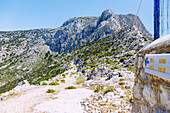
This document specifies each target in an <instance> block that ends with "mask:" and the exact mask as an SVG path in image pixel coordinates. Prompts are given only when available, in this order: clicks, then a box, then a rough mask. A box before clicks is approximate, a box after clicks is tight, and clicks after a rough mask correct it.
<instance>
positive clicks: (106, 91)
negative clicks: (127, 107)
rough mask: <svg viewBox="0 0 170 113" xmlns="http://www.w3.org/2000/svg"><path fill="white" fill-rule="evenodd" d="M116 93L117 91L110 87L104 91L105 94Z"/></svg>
mask: <svg viewBox="0 0 170 113" xmlns="http://www.w3.org/2000/svg"><path fill="white" fill-rule="evenodd" d="M114 91H116V89H115V88H114V86H108V87H107V88H106V89H105V90H103V94H106V93H108V92H114Z"/></svg>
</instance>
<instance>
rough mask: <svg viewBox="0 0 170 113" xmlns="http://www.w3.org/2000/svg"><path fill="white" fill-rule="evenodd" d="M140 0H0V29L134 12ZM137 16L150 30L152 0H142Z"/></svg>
mask: <svg viewBox="0 0 170 113" xmlns="http://www.w3.org/2000/svg"><path fill="white" fill-rule="evenodd" d="M139 3H140V0H0V31H10V30H22V29H37V28H57V27H59V26H61V25H62V23H63V22H64V21H66V20H67V19H69V18H72V17H80V16H100V15H101V13H102V12H103V11H104V10H105V9H111V10H112V11H113V12H114V13H115V14H129V13H132V14H136V12H137V10H138V6H139ZM139 17H140V19H141V20H142V22H143V23H144V25H145V27H146V28H147V29H148V30H149V31H150V32H151V33H152V34H153V0H143V3H142V6H141V9H140V12H139Z"/></svg>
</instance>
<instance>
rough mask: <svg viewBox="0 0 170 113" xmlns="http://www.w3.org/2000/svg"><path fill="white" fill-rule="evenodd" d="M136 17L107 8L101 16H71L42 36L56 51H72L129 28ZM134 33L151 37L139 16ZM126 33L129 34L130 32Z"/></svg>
mask: <svg viewBox="0 0 170 113" xmlns="http://www.w3.org/2000/svg"><path fill="white" fill-rule="evenodd" d="M134 19H135V15H133V14H127V15H115V14H114V13H113V12H112V11H111V10H105V11H104V12H103V13H102V14H101V16H100V17H77V18H71V19H69V20H67V21H66V22H64V23H63V25H62V26H61V27H59V28H57V29H56V32H55V33H47V34H44V35H43V37H42V38H43V39H44V40H45V41H46V44H47V45H48V46H49V47H50V48H51V50H52V51H54V52H58V53H63V52H71V51H73V50H74V49H77V48H79V47H81V46H82V45H83V44H87V43H89V42H93V41H97V40H99V39H102V38H103V37H106V36H110V35H114V34H115V33H117V32H119V31H121V30H124V29H125V28H127V29H126V30H129V29H130V27H131V25H132V24H133V21H134ZM132 33H133V34H136V36H135V37H133V38H138V35H140V37H151V34H150V33H149V32H148V31H147V30H146V28H145V27H144V25H143V24H142V22H141V20H140V19H139V18H137V20H136V23H135V25H134V27H133V29H132ZM125 35H126V36H128V35H129V32H128V33H126V34H125Z"/></svg>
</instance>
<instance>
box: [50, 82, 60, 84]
mask: <svg viewBox="0 0 170 113" xmlns="http://www.w3.org/2000/svg"><path fill="white" fill-rule="evenodd" d="M49 85H59V83H57V82H51V83H49Z"/></svg>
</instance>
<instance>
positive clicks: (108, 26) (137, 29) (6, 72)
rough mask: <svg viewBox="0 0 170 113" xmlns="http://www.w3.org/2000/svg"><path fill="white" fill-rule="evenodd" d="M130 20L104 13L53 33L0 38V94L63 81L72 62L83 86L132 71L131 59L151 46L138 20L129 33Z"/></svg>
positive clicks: (71, 21)
mask: <svg viewBox="0 0 170 113" xmlns="http://www.w3.org/2000/svg"><path fill="white" fill-rule="evenodd" d="M134 18H135V16H134V15H132V14H128V15H115V14H114V13H113V12H112V11H111V10H106V11H104V12H103V13H102V15H101V16H100V17H76V18H71V19H69V20H67V21H66V22H64V23H63V25H62V26H61V27H59V28H56V29H34V30H24V31H9V32H0V40H1V42H0V93H3V92H6V91H9V90H11V89H13V88H14V87H15V86H17V84H18V83H19V82H20V81H23V80H27V81H28V82H29V84H34V85H38V84H41V82H42V81H45V80H51V79H52V78H53V77H56V76H59V75H60V76H62V73H63V72H65V71H66V70H69V69H71V68H72V67H71V65H70V63H71V62H73V63H74V65H76V67H77V71H78V72H80V73H81V74H79V76H83V77H85V78H86V79H87V80H89V79H93V78H95V77H99V76H100V77H103V76H104V77H109V76H112V75H113V70H115V69H119V70H122V71H123V70H125V71H126V70H129V71H133V70H134V68H133V65H134V58H135V54H136V53H137V52H138V51H139V50H140V49H141V48H142V47H144V46H145V45H147V44H149V43H150V42H151V40H152V37H151V34H150V33H149V32H148V31H147V30H146V28H145V27H144V25H143V24H142V22H141V21H140V19H139V18H138V19H137V21H136V23H135V26H134V27H133V28H132V32H130V27H131V25H132V23H133V20H134ZM130 34H131V36H130V38H129V39H127V37H128V35H130ZM57 52H58V53H57ZM59 53H60V54H59Z"/></svg>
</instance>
